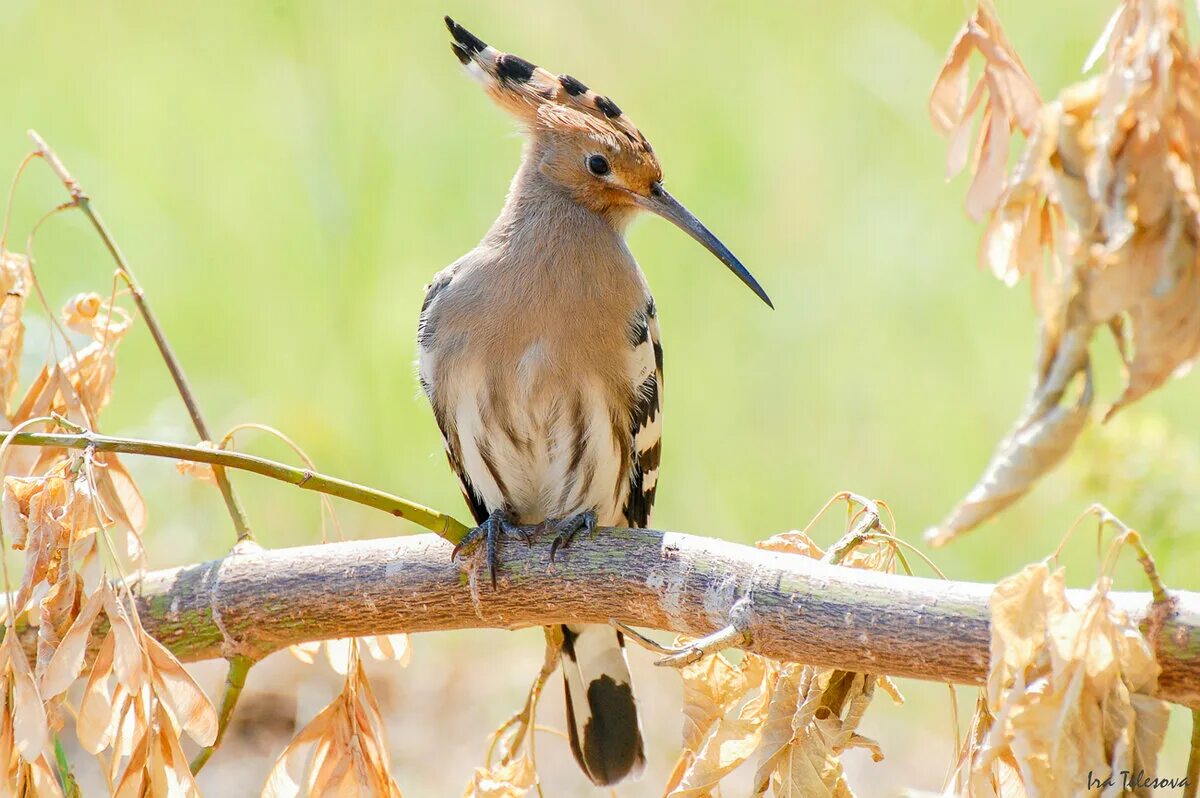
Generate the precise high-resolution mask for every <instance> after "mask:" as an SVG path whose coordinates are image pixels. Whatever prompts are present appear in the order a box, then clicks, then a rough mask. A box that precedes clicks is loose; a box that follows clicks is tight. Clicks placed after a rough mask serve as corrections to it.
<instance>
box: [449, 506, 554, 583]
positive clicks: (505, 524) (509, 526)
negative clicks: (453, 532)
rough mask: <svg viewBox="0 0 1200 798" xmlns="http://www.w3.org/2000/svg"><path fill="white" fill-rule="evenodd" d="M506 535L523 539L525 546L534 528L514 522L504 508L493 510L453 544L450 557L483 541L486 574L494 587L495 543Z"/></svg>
mask: <svg viewBox="0 0 1200 798" xmlns="http://www.w3.org/2000/svg"><path fill="white" fill-rule="evenodd" d="M506 535H507V536H511V537H515V538H517V539H519V540H522V541H524V542H525V545H527V546H529V545H532V544H533V536H534V530H533V529H532V528H531V527H526V526H521V525H520V524H518V523H516V522H515V521H514V520H513V517H512V515H511V514H510V513H508V512H507V511H505V510H494V511H493V512H492V514H491V515H489V516H488V517H487V519H486V520H484V522H483V523H482V524H480V525H479V526H477V527H475V528H474V529H472V530H471V531H470V532H468V533H467V534H466V535H465V536H464V537H463V539H462V540H460V541H459V542H458V544H457V545H455V547H454V550H453V551H452V552H450V559H451V560H455V559H457V558H458V555H459V554H460V553H461V552H464V551H468V550H471V549H474V548H475V547H476V546H478V545H479V543H480V541H483V544H484V546H485V550H484V551H485V558H486V560H487V566H488V575H489V576H491V579H492V588H493V589H495V587H496V566H497V565H498V563H499V561H500V558H499V556H498V554H497V551H496V544H497V542H498V540H499V539H500V537H502V536H506Z"/></svg>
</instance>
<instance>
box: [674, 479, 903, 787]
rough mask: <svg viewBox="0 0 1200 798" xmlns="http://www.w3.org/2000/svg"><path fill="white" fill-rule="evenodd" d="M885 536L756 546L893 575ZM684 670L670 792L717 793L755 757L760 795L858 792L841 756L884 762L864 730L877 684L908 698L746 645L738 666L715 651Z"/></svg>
mask: <svg viewBox="0 0 1200 798" xmlns="http://www.w3.org/2000/svg"><path fill="white" fill-rule="evenodd" d="M837 498H847V499H849V500H850V501H852V502H853V501H855V499H854V498H853V497H849V496H838V497H835V500H836V499H837ZM831 504H832V501H831ZM826 506H827V507H828V506H829V505H826ZM852 506H853V505H852ZM872 512H877V510H876V509H875V507H874V504H873V503H865V506H862V509H860V510H859V511H858V512H857V513H855V514H854V515H852V516H851V523H852V525H854V523H855V522H858V521H860V520H862V518H863V517H864V515H865V514H866V513H872ZM873 517H875V518H876V521H877V515H876V516H873ZM887 536H888V533H886V531H881V532H878V533H876V535H872V536H870V537H864V536H863V535H862V534H860V532H859V527H857V526H856V527H855V528H854V529H852V530H851V531H850V532H849V533H848V534H847V536H846V537H845V538H843V539H842V541H840V542H839V543H838V544H837V545H835V546H834V547H833V548H831V549H830V552H829V553H828V554H826V553H825V552H822V551H821V549H820V547H819V546H817V544H816V543H814V542H813V540H812V539H811V538H810V537H809V536H808V534H807V532H806V531H794V532H785V533H783V534H780V535H776V536H775V537H772V538H770V539H768V540H765V541H762V542H760V543H759V544H758V546H759V547H760V548H764V549H769V550H771V551H780V552H786V553H790V554H796V555H799V556H803V557H813V558H822V557H824V558H825V559H827V560H829V559H832V558H836V561H837V562H839V563H840V564H841V565H845V566H848V567H853V568H867V569H871V570H878V571H885V572H889V573H890V572H893V571H894V569H895V561H896V550H895V548H894V547H893V546H892V545H891V544H890V543H888V542H887V539H886V538H887ZM681 675H682V677H683V691H684V696H683V697H684V707H683V712H684V722H683V751H682V753H681V754H680V756H679V759H678V761H677V762H676V763H675V768H674V770H673V772H672V774H671V777H670V779H669V780H668V783H667V787H666V790H665V796H667V798H702V796H711V795H713V794H714V793H715V792H716V791H717V790H718V789H719V784H720V783H721V781H722V780H723V779H725V777H727V776H728V775H729V774H730V773H732V772H733V771H734V770H736V769H738V768H740V767H741V766H743V765H744V764H745V763H746V762H748V761H750V760H751V759H752V758H753V759H754V760H755V764H754V768H755V772H754V779H753V792H752V794H753V795H755V796H760V795H767V794H768V792H770V794H771V795H773V796H775V798H783V797H784V796H787V798H808V797H809V796H830V797H837V798H841V797H842V796H852V795H853V794H854V793H853V791H852V790H851V789H850V786H849V785H848V784H847V783H846V778H845V773H844V772H843V769H842V762H841V755H842V754H843V753H844V752H845V751H847V750H849V749H851V748H865V749H867V750H868V751H869V752H870V753H871V756H872V758H873V759H874V760H875V761H879V760H881V759H883V752H882V751H881V750H880V748H879V745H878V744H877V743H876V742H875V741H874V740H871V739H870V738H868V737H864V736H862V735H860V734H859V733H858V731H857V729H858V725H859V723H860V721H861V720H862V716H863V713H864V712H865V711H866V708H867V706H868V705H869V704H870V702H871V698H872V697H873V695H874V693H875V689H876V687H883V689H884V690H885V691H886V692H888V693H889V694H890V695H891V696H892V697H893V699H895V700H896V701H898V702H899V701H902V700H903V699H901V698H900V694H899V692H898V691H897V690H896V688H895V686H894V685H893V684H892V683H891V682H890V680H888V679H887V678H886V677H881V676H878V675H876V674H869V673H855V672H850V671H842V670H836V669H830V668H817V667H814V666H809V665H799V664H795V663H782V662H778V661H775V660H772V659H768V658H766V657H761V656H759V655H757V654H752V653H748V652H747V653H744V654H743V656H742V659H741V661H740V662H739V663H737V664H734V663H732V662H731V661H730V660H728V659H726V658H725V657H724V656H722V655H721V654H719V653H717V654H709V655H707V656H705V657H703V658H702V659H701V660H699V661H698V662H695V663H693V664H690V665H687V666H685V667H684V668H683V669H682V670H681Z"/></svg>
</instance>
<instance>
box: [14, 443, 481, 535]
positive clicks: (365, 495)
mask: <svg viewBox="0 0 1200 798" xmlns="http://www.w3.org/2000/svg"><path fill="white" fill-rule="evenodd" d="M9 440H11V445H13V446H48V447H58V448H63V449H88V448H91V449H94V450H95V451H98V452H116V453H118V454H139V455H146V456H149V457H166V458H170V459H173V460H186V461H189V462H193V463H207V464H209V465H212V466H221V467H224V468H236V469H239V470H242V471H252V472H254V473H255V474H260V475H262V476H264V477H270V478H271V479H276V480H279V481H280V482H287V483H289V484H291V485H295V486H296V487H298V488H303V489H305V490H311V491H316V492H317V493H325V494H328V495H330V496H337V497H338V498H341V499H346V500H347V501H352V502H356V503H358V504H364V505H366V506H367V507H373V508H375V509H376V510H383V511H384V512H386V513H390V514H392V515H394V516H396V517H397V518H405V519H407V520H409V521H412V522H413V523H414V524H417V525H419V526H422V527H424V528H425V529H428V530H429V531H431V532H436V533H437V534H438V535H441V536H442V537H443V538H445V539H446V540H448V541H450V542H451V543H458V542H459V541H460V540H462V538H463V537H464V536H465V535H466V534H467V532H468V531H469V529H470V528H469V527H467V526H466V525H464V524H462V523H461V522H459V521H458V520H456V519H455V518H453V517H451V516H449V515H447V514H445V513H439V512H438V511H437V510H432V509H430V508H428V507H424V506H422V505H420V504H416V503H415V502H410V501H408V500H407V499H402V498H400V497H399V496H393V495H392V494H390V493H385V492H384V491H381V490H376V489H374V488H368V487H365V486H363V485H358V484H355V483H353V482H348V481H346V480H344V479H338V478H337V477H331V476H327V475H325V474H319V473H317V472H315V471H312V470H310V469H307V468H296V467H294V466H290V465H287V464H285V463H277V462H275V461H274V460H268V459H266V458H264V457H257V456H255V455H252V454H243V453H241V452H231V451H227V450H225V449H208V448H205V447H202V446H186V445H184V444H178V443H163V442H161V441H144V440H138V439H136V438H115V437H112V436H110V435H97V434H96V433H93V432H86V431H85V432H79V433H66V434H60V433H48V432H18V433H16V434H13V433H11V432H0V444H2V443H4V442H5V441H9Z"/></svg>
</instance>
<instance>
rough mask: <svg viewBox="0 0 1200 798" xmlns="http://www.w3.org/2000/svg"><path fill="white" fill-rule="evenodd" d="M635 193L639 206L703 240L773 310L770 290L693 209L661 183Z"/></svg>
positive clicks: (708, 248)
mask: <svg viewBox="0 0 1200 798" xmlns="http://www.w3.org/2000/svg"><path fill="white" fill-rule="evenodd" d="M634 197H635V201H636V202H637V204H638V205H639V206H640V207H642V208H645V209H646V210H648V211H650V212H651V213H653V214H657V215H658V216H661V217H662V218H664V219H666V220H667V221H668V222H670V223H671V224H673V225H675V226H676V227H678V228H679V229H680V230H682V231H683V232H685V233H687V234H688V235H690V236H691V237H692V238H694V239H696V240H697V241H698V242H700V244H702V245H703V246H704V248H705V249H707V250H708V251H709V252H711V253H712V254H713V255H715V256H716V257H717V260H719V261H721V263H724V264H725V265H726V266H728V267H729V271H731V272H733V273H734V274H736V275H737V276H738V279H739V280H741V281H742V282H743V283H745V284H746V286H747V287H748V288H749V289H750V290H751V291H753V292H754V293H755V294H757V295H758V298H759V299H761V300H762V301H763V302H766V303H767V307H769V308H771V309H772V310H773V309H774V308H775V306H774V305H773V304H771V298H770V297H769V296H767V292H766V291H764V290H763V287H762V286H761V285H759V284H758V280H755V279H754V275H753V274H751V273H750V272H749V270H748V269H746V267H745V266H743V265H742V262H741V261H740V260H738V259H737V257H735V256H734V254H733V253H732V252H730V251H729V247H727V246H725V245H724V244H722V243H721V239H719V238H717V237H716V236H715V235H713V234H712V232H711V231H710V230H709V229H708V228H707V227H705V226H704V224H703V223H702V222H701V221H700V220H699V219H697V218H696V217H695V216H694V215H693V214H692V212H691V211H689V210H688V209H687V208H685V207H683V203H681V202H680V201H679V200H677V199H675V198H674V197H672V196H671V195H670V194H668V193H667V190H666V189H665V188H663V187H662V183H655V184H654V185H652V186H651V187H650V195H649V196H642V195H641V194H634Z"/></svg>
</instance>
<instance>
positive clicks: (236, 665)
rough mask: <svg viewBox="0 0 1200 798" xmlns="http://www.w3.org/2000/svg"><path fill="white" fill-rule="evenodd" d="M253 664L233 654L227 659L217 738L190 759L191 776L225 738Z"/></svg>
mask: <svg viewBox="0 0 1200 798" xmlns="http://www.w3.org/2000/svg"><path fill="white" fill-rule="evenodd" d="M253 664H254V663H253V662H251V661H250V658H249V657H242V656H235V657H232V658H231V659H230V660H229V672H228V673H227V674H226V675H225V694H224V696H222V698H221V711H220V714H219V716H218V718H217V721H218V725H217V739H215V740H213V744H212V745H210V746H208V747H207V748H205V749H204V750H203V751H201V752H200V753H198V754H196V758H195V759H193V760H192V763H191V769H192V775H193V776H195V775H196V774H197V773H199V772H200V768H202V767H204V765H205V763H206V762H208V760H209V759H211V758H212V755H213V753H214V752H215V751H216V750H217V749H218V748H220V747H221V741H222V740H223V739H225V732H226V731H228V730H229V724H230V722H231V721H232V720H233V710H234V708H235V707H237V702H238V699H239V698H241V697H242V690H243V688H245V686H246V674H248V673H249V672H250V666H251V665H253Z"/></svg>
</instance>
